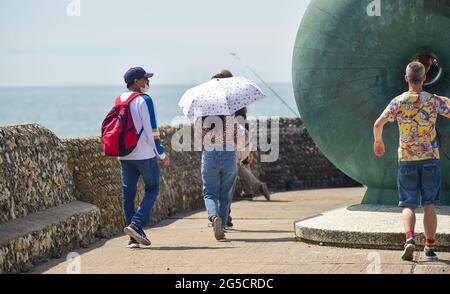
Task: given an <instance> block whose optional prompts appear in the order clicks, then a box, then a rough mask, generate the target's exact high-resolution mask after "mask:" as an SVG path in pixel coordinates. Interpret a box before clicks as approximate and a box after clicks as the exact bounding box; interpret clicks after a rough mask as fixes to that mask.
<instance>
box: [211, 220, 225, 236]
mask: <svg viewBox="0 0 450 294" xmlns="http://www.w3.org/2000/svg"><path fill="white" fill-rule="evenodd" d="M212 223H213V230H214V237H215V238H216V240H223V239H225V233H224V232H223V224H222V219H221V218H220V217H218V216H214V217H213V219H212Z"/></svg>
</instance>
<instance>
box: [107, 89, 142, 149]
mask: <svg viewBox="0 0 450 294" xmlns="http://www.w3.org/2000/svg"><path fill="white" fill-rule="evenodd" d="M142 94H143V93H140V92H135V93H133V94H131V96H130V97H129V98H128V99H127V100H126V101H125V102H121V101H120V96H119V97H117V98H116V101H115V105H114V107H113V108H112V109H111V111H110V112H109V113H108V115H107V116H106V118H105V120H103V123H102V142H103V152H104V153H105V155H108V156H126V155H128V154H130V153H131V152H133V150H134V148H136V145H137V143H138V141H139V137H140V135H141V133H142V130H141V132H140V133H139V134H138V132H137V131H136V128H135V127H134V123H133V118H132V117H131V112H130V108H129V104H130V102H131V101H133V100H134V98H136V97H138V96H140V95H142Z"/></svg>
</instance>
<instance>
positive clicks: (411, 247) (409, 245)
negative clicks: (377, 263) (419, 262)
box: [402, 239, 416, 261]
mask: <svg viewBox="0 0 450 294" xmlns="http://www.w3.org/2000/svg"><path fill="white" fill-rule="evenodd" d="M415 251H416V241H414V240H413V239H411V240H408V241H406V243H405V249H404V250H403V254H402V259H403V260H407V261H412V260H414V252H415Z"/></svg>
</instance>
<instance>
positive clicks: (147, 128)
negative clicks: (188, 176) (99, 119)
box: [119, 67, 170, 248]
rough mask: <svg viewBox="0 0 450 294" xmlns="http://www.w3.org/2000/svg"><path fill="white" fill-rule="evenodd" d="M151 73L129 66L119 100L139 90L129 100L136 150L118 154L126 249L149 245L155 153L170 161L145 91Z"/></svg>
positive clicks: (155, 190) (156, 189) (156, 168)
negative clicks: (140, 190)
mask: <svg viewBox="0 0 450 294" xmlns="http://www.w3.org/2000/svg"><path fill="white" fill-rule="evenodd" d="M152 76H153V73H147V72H146V71H145V70H144V69H143V68H141V67H133V68H130V69H129V70H128V71H127V72H126V73H125V75H124V79H125V82H126V84H127V88H128V91H127V92H125V93H123V94H122V95H121V96H120V102H125V101H127V100H128V98H130V97H131V95H133V94H134V93H141V94H140V95H138V96H136V97H135V98H134V99H133V100H132V101H131V102H129V109H130V112H131V116H132V118H133V123H134V127H135V129H136V130H137V131H138V132H139V134H141V135H140V137H139V140H138V143H137V145H136V147H135V149H134V150H133V151H132V152H131V153H130V154H129V155H126V156H122V157H119V160H120V166H121V179H122V197H123V199H122V201H123V202H122V204H123V210H124V214H125V221H126V225H127V226H126V227H125V228H124V232H125V233H126V234H127V235H128V236H130V242H129V244H128V247H129V248H138V247H139V244H142V245H147V246H148V245H150V244H151V242H150V240H149V239H148V238H147V236H146V234H145V232H144V230H143V229H142V228H143V227H144V226H145V225H146V224H147V223H148V221H149V219H150V214H151V211H152V209H153V206H154V204H155V202H156V199H157V198H158V196H159V182H160V172H159V166H158V162H157V160H156V156H158V157H159V158H160V159H161V161H162V164H163V166H164V167H168V166H169V164H170V163H169V157H168V156H167V155H166V153H165V152H164V147H163V146H162V144H161V140H160V137H159V136H160V134H159V129H158V125H157V121H156V114H155V108H154V105H153V101H152V98H151V97H150V96H148V95H146V94H144V93H146V92H147V91H148V90H149V88H150V82H149V78H151V77H152ZM140 176H142V178H143V180H144V184H145V194H144V198H143V199H142V202H141V203H140V205H139V207H138V209H137V211H135V207H134V200H135V198H136V193H137V183H138V180H139V177H140Z"/></svg>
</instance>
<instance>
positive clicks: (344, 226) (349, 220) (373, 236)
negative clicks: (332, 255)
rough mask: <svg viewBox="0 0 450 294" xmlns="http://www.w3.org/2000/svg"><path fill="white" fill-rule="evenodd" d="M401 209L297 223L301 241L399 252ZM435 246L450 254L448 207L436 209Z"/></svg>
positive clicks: (366, 209) (356, 208)
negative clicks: (396, 250) (397, 250)
mask: <svg viewBox="0 0 450 294" xmlns="http://www.w3.org/2000/svg"><path fill="white" fill-rule="evenodd" d="M401 211H402V210H401V208H398V207H392V206H380V205H364V204H361V205H353V206H348V207H344V208H340V209H336V210H332V211H328V212H324V213H321V214H318V215H316V216H313V217H309V218H306V219H301V220H298V221H296V222H295V223H294V224H295V235H296V236H297V238H298V239H299V240H301V241H305V242H312V243H319V244H320V243H322V244H323V245H331V246H339V247H351V248H379V249H400V248H402V246H403V243H404V241H405V235H404V230H403V221H402V217H401ZM437 211H438V230H437V237H436V243H437V245H438V247H439V249H440V250H445V251H450V206H444V207H439V208H438V209H437ZM422 233H423V211H422V210H421V209H419V210H417V226H416V235H417V239H418V242H419V243H420V244H423V240H424V238H423V234H422Z"/></svg>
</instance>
